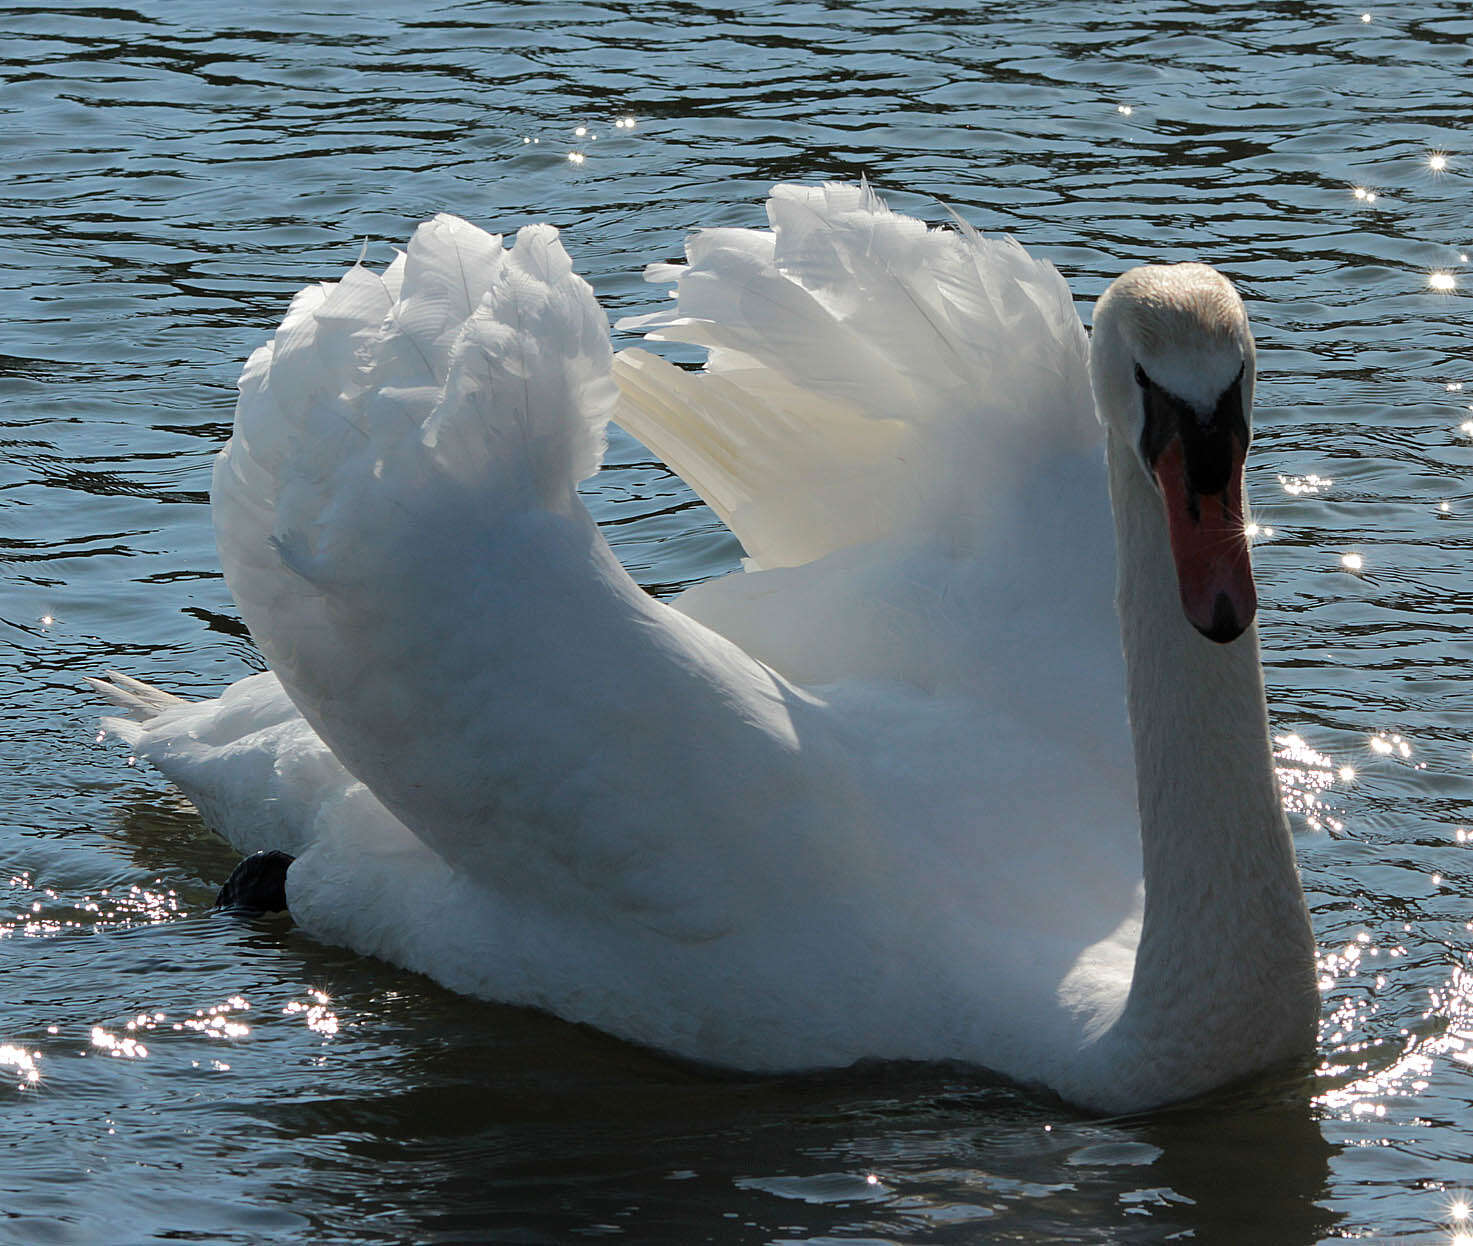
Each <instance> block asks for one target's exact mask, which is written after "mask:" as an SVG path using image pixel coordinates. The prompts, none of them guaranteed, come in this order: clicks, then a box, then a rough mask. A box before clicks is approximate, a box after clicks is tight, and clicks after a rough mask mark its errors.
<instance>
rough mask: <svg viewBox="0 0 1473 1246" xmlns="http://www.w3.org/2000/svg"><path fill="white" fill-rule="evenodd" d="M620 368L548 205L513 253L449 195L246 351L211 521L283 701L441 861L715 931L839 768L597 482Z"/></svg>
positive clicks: (549, 893) (593, 906) (525, 890)
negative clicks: (611, 519) (686, 594)
mask: <svg viewBox="0 0 1473 1246" xmlns="http://www.w3.org/2000/svg"><path fill="white" fill-rule="evenodd" d="M609 367H610V351H609V345H608V330H607V323H606V320H605V318H604V315H603V313H602V311H601V310H600V308H599V307H598V305H597V303H596V302H595V301H594V299H593V295H592V292H591V290H590V289H589V287H588V286H587V284H586V283H585V282H584V281H582V280H581V279H580V278H579V277H578V276H577V275H576V274H574V273H573V271H572V268H571V265H570V262H569V260H568V257H567V255H566V253H565V252H564V251H563V248H562V246H561V245H560V243H559V242H558V239H557V234H556V231H555V230H553V229H551V228H550V227H547V226H536V227H532V228H529V229H524V230H523V231H522V232H521V233H520V234H519V235H518V237H517V240H516V243H515V245H514V246H513V247H512V248H511V249H509V250H503V248H502V246H501V242H500V239H498V238H492V237H489V236H487V235H486V234H484V233H482V232H481V231H480V230H477V229H475V228H474V227H472V226H470V225H468V224H467V223H466V222H464V221H461V220H458V219H456V218H454V217H447V216H441V217H437V218H436V219H435V220H433V221H431V222H429V223H428V224H426V225H424V226H422V227H421V228H420V230H419V231H418V232H417V233H416V234H415V236H414V239H413V241H412V242H411V244H410V246H409V250H408V252H407V254H406V255H402V256H400V257H399V259H397V260H396V261H395V262H394V263H393V264H392V265H390V267H389V268H388V270H387V271H385V272H384V273H382V274H375V273H372V272H369V271H368V270H366V269H364V268H361V267H359V268H354V269H353V270H351V271H350V272H349V273H348V274H347V275H346V276H345V277H344V278H343V279H342V280H341V281H339V282H338V283H336V284H335V285H331V284H330V285H324V286H321V287H316V288H313V289H311V290H307V291H304V292H303V293H302V294H300V295H298V296H297V298H296V299H295V300H294V302H293V304H292V307H291V311H290V313H289V314H288V316H287V318H286V320H285V322H284V323H283V325H282V327H281V329H280V330H279V331H278V332H277V334H276V336H275V338H274V340H273V341H272V342H271V343H269V344H268V345H266V346H263V347H262V348H261V349H260V350H258V351H257V352H256V353H255V354H254V355H253V356H252V357H251V359H250V362H249V363H248V365H247V367H246V369H245V373H244V376H243V377H242V380H241V396H240V402H239V406H238V408H237V414H236V426H235V433H234V436H233V437H232V439H231V442H230V444H229V445H228V446H227V447H226V448H225V450H224V451H223V452H222V453H221V455H220V457H219V460H218V463H217V466H216V470H215V480H214V491H213V505H214V513H215V523H216V531H217V536H218V539H219V544H220V550H221V555H222V558H223V560H224V564H225V569H226V575H227V579H228V581H229V584H230V587H231V590H232V591H233V592H234V594H235V596H236V600H237V602H238V603H239V605H240V608H241V610H242V613H243V614H244V616H245V619H246V622H247V623H248V624H249V626H250V628H251V632H252V635H253V636H254V637H255V639H256V641H257V642H258V643H259V645H260V646H261V648H262V650H263V651H264V653H265V654H266V656H267V658H268V659H269V660H270V663H271V666H272V668H273V670H274V671H275V672H276V674H277V675H278V676H279V677H280V679H281V682H282V684H283V685H284V687H285V688H286V689H287V691H288V693H289V694H290V696H291V698H292V700H293V701H294V702H295V703H296V705H297V706H298V708H299V709H300V710H301V712H302V714H303V715H304V716H305V717H306V719H307V720H308V721H309V722H310V723H311V725H312V727H313V728H315V730H316V731H317V732H318V733H319V734H320V735H321V737H322V738H323V739H324V740H325V741H326V742H327V743H328V744H329V745H330V746H331V748H332V751H333V753H334V754H335V755H336V756H337V757H338V758H339V759H340V760H341V761H342V763H343V764H344V765H345V766H346V767H347V769H348V770H349V771H350V772H351V773H352V774H353V775H355V776H356V777H357V778H359V779H360V780H362V781H363V783H364V784H366V785H367V787H368V788H369V789H370V790H371V791H372V793H373V794H374V795H375V796H376V797H377V798H378V799H379V800H380V801H381V802H382V803H383V804H384V805H385V806H386V807H387V808H388V809H389V810H390V811H391V812H392V813H393V814H394V815H395V816H396V817H397V818H398V819H400V820H401V821H402V822H403V823H404V825H405V826H407V827H408V828H409V829H410V830H411V831H413V833H414V834H415V835H417V836H419V837H420V838H421V839H422V840H423V841H424V842H426V843H427V844H429V845H430V846H431V847H432V848H433V849H434V850H435V851H436V852H437V853H439V854H440V856H441V857H443V858H444V859H445V860H446V861H447V862H449V863H450V864H451V865H452V866H454V867H456V868H459V869H462V870H464V871H466V872H467V873H468V875H469V876H470V877H473V878H477V879H481V880H484V881H486V882H487V883H488V884H490V885H493V886H495V887H496V888H497V889H499V890H501V891H503V892H516V893H518V894H521V895H524V896H525V895H529V894H531V895H537V896H539V897H541V898H542V900H543V902H544V903H547V904H550V905H558V904H568V905H572V906H575V907H576V909H577V911H580V912H588V913H596V912H598V911H602V910H607V909H615V910H619V911H621V912H623V913H625V914H627V915H628V916H630V917H631V918H632V919H633V920H636V921H639V922H644V923H646V924H648V925H650V926H653V927H656V928H658V929H660V930H662V931H663V932H665V933H667V934H672V935H676V936H678V937H689V938H706V937H710V936H712V935H713V934H715V933H719V932H720V930H721V929H722V923H723V921H724V916H723V914H724V903H723V896H724V895H725V893H726V888H727V887H729V886H737V885H744V884H745V883H746V881H747V880H743V879H741V878H740V877H739V876H738V875H739V874H740V869H739V868H738V866H737V865H736V864H734V863H733V862H734V861H735V860H736V859H737V858H740V859H741V860H742V861H746V860H749V859H751V858H750V857H749V854H751V853H752V852H754V851H758V856H757V858H756V859H758V860H760V859H762V854H761V852H760V851H759V849H760V844H761V840H762V837H764V836H770V837H772V838H773V839H774V841H779V840H780V839H781V836H782V833H783V828H784V826H785V825H788V824H789V823H790V822H792V820H793V819H795V818H798V817H800V816H802V811H801V810H800V807H806V805H805V802H806V803H809V804H811V802H812V801H813V800H814V799H815V797H814V795H813V792H812V780H813V776H814V775H815V773H821V772H822V769H823V768H822V767H819V770H818V772H815V771H814V770H813V768H812V767H811V766H809V765H807V764H805V765H804V766H803V767H802V768H801V769H800V767H798V765H797V764H796V762H795V758H796V756H797V753H798V751H799V745H798V743H797V740H796V738H795V728H794V725H793V715H794V712H795V711H794V707H795V706H797V707H800V708H801V706H802V704H803V701H804V699H803V698H802V697H801V696H800V695H799V694H797V693H796V692H795V691H794V690H793V689H792V688H791V687H789V686H788V685H786V684H785V683H784V682H783V681H782V680H781V679H780V678H779V677H777V676H775V675H774V674H773V673H772V672H771V671H769V670H768V669H767V668H765V667H763V666H762V665H760V664H759V663H757V662H756V661H754V660H752V659H750V658H748V657H747V656H746V655H745V654H743V653H742V652H741V651H740V650H738V649H737V648H736V647H735V646H734V645H732V644H730V643H729V642H727V641H725V640H723V639H722V638H721V637H719V636H716V635H715V634H713V633H711V632H709V631H708V630H707V629H705V628H704V627H702V626H701V625H700V624H697V623H695V622H693V621H692V620H690V619H688V618H686V617H684V616H682V615H680V614H679V613H678V612H676V611H673V610H670V609H668V608H667V607H665V606H663V605H661V604H659V603H657V602H655V601H654V600H652V599H651V598H649V597H648V596H646V595H645V594H644V593H643V592H641V591H640V589H639V588H638V587H637V586H636V585H635V584H634V583H633V582H632V581H631V580H630V579H629V577H628V575H627V574H626V573H625V572H624V570H623V568H622V567H621V566H620V565H619V563H618V561H617V559H615V557H614V556H613V554H612V553H611V552H610V550H609V548H608V546H607V544H606V543H605V542H604V540H603V538H602V536H601V535H600V534H599V532H598V529H597V528H596V526H595V525H594V523H593V522H592V520H591V519H590V517H589V516H588V513H587V511H586V510H585V509H584V508H583V506H582V504H581V502H580V501H579V500H578V498H577V494H576V488H575V486H576V484H577V482H578V481H579V480H580V479H581V478H583V477H585V476H587V475H588V474H590V473H591V472H592V471H594V470H595V469H596V467H597V465H598V462H599V458H600V455H601V453H602V449H603V443H604V424H605V421H606V419H607V418H608V413H609V410H610V408H611V407H612V405H613V402H614V398H615V389H614V385H613V383H612V381H611V380H610V375H609ZM806 761H809V762H811V761H812V759H811V758H809V759H806ZM800 776H801V778H800ZM754 778H760V784H757V785H755V786H754V784H753V780H754ZM805 820H806V819H805ZM698 829H699V832H700V834H695V832H696V831H697V830H698ZM727 842H730V843H734V844H739V846H740V851H739V852H736V853H734V854H733V862H723V849H722V845H723V844H724V843H727ZM776 855H777V852H776V850H775V851H774V853H773V854H769V855H768V858H767V859H769V860H771V859H774V857H775V856H776Z"/></svg>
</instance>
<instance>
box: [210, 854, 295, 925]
mask: <svg viewBox="0 0 1473 1246" xmlns="http://www.w3.org/2000/svg"><path fill="white" fill-rule="evenodd" d="M295 860H296V858H295V857H291V856H288V855H287V854H286V853H284V852H253V853H252V854H251V855H250V856H248V857H247V858H246V859H245V860H244V861H242V862H241V863H240V864H239V865H237V866H236V867H235V869H233V870H231V872H230V877H229V878H227V879H226V880H225V885H224V886H223V887H221V888H220V894H219V895H217V896H216V897H215V907H216V908H217V909H231V910H234V911H235V912H238V913H242V912H243V913H280V912H283V911H284V910H285V909H286V871H287V869H288V868H289V867H290V866H291V863H292V862H293V861H295Z"/></svg>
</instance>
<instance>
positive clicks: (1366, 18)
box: [1360, 13, 1371, 25]
mask: <svg viewBox="0 0 1473 1246" xmlns="http://www.w3.org/2000/svg"><path fill="white" fill-rule="evenodd" d="M1360 20H1361V21H1362V22H1364V23H1366V24H1367V25H1369V24H1370V21H1371V15H1370V14H1369V13H1362V14H1361V15H1360Z"/></svg>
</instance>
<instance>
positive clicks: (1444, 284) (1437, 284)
mask: <svg viewBox="0 0 1473 1246" xmlns="http://www.w3.org/2000/svg"><path fill="white" fill-rule="evenodd" d="M1427 284H1428V285H1429V286H1431V287H1432V288H1433V289H1434V290H1440V291H1442V292H1443V293H1446V292H1447V291H1449V290H1456V289H1457V288H1458V283H1457V281H1456V280H1454V278H1453V275H1452V273H1449V272H1444V271H1443V270H1441V269H1439V270H1438V271H1437V272H1435V273H1430V274H1429V275H1428V277H1427Z"/></svg>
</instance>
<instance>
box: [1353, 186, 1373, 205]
mask: <svg viewBox="0 0 1473 1246" xmlns="http://www.w3.org/2000/svg"><path fill="white" fill-rule="evenodd" d="M1350 193H1351V194H1352V195H1354V196H1355V197H1356V198H1357V199H1359V200H1361V202H1363V203H1375V202H1376V192H1375V191H1374V190H1367V189H1366V188H1365V187H1364V186H1356V187H1353V188H1352V189H1351V192H1350Z"/></svg>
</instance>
